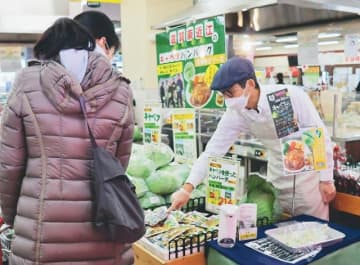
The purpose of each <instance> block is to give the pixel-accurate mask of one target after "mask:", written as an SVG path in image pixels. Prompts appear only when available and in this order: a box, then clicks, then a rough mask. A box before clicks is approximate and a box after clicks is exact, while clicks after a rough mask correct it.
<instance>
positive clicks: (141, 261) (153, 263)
mask: <svg viewBox="0 0 360 265" xmlns="http://www.w3.org/2000/svg"><path fill="white" fill-rule="evenodd" d="M133 250H134V256H135V263H134V264H135V265H187V264H194V265H195V264H196V265H205V264H206V263H205V255H204V252H199V253H194V254H191V255H188V256H184V257H180V258H177V259H173V260H163V259H161V258H159V257H157V256H156V255H154V254H153V253H152V252H150V251H149V250H147V249H145V247H143V246H141V245H140V244H138V243H135V244H134V245H133Z"/></svg>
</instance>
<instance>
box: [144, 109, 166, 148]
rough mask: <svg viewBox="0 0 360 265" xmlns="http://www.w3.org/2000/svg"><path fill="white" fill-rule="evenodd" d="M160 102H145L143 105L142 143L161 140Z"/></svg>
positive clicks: (153, 142)
mask: <svg viewBox="0 0 360 265" xmlns="http://www.w3.org/2000/svg"><path fill="white" fill-rule="evenodd" d="M161 112H162V110H161V104H160V103H152V102H147V103H145V105H144V137H143V139H144V144H159V143H160V142H161Z"/></svg>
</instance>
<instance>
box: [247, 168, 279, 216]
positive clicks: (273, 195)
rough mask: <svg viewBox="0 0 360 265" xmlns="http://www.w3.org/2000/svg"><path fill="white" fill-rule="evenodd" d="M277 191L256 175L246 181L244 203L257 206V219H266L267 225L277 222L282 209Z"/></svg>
mask: <svg viewBox="0 0 360 265" xmlns="http://www.w3.org/2000/svg"><path fill="white" fill-rule="evenodd" d="M278 195H279V192H278V190H277V189H276V188H275V187H274V186H273V185H272V184H271V183H270V182H267V181H266V180H265V179H264V178H262V177H261V176H260V175H258V174H256V173H252V174H251V175H249V177H248V179H247V196H246V202H248V203H256V204H257V218H258V219H263V218H267V220H268V222H269V223H274V222H277V221H278V220H279V218H280V215H281V212H282V209H281V207H280V202H279V199H278V197H279V196H278Z"/></svg>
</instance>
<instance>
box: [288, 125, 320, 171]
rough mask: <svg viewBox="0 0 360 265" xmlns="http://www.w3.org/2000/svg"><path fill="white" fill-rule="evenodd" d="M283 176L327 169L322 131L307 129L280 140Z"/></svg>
mask: <svg viewBox="0 0 360 265" xmlns="http://www.w3.org/2000/svg"><path fill="white" fill-rule="evenodd" d="M281 146H282V154H283V166H284V173H285V175H296V174H300V173H303V172H308V171H319V170H324V169H327V162H326V149H325V138H324V130H323V129H322V128H308V129H304V130H301V131H300V132H299V133H295V134H292V135H291V136H288V137H286V138H282V139H281Z"/></svg>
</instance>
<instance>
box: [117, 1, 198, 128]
mask: <svg viewBox="0 0 360 265" xmlns="http://www.w3.org/2000/svg"><path fill="white" fill-rule="evenodd" d="M192 4H193V1H192V0H123V1H122V2H121V46H122V55H123V72H124V75H125V76H126V77H128V78H130V80H131V81H132V88H133V91H134V95H135V99H136V103H137V107H136V113H135V115H136V117H137V121H138V122H139V123H140V124H141V123H142V118H141V117H142V109H143V102H144V100H145V99H156V100H159V101H160V98H159V91H158V88H157V87H158V84H157V75H156V47H155V34H156V32H159V31H155V30H152V29H151V26H153V25H156V24H159V23H160V22H162V21H164V20H165V19H167V18H169V17H171V16H174V15H175V14H176V13H178V12H181V11H183V10H185V9H187V8H190V7H191V6H192Z"/></svg>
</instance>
